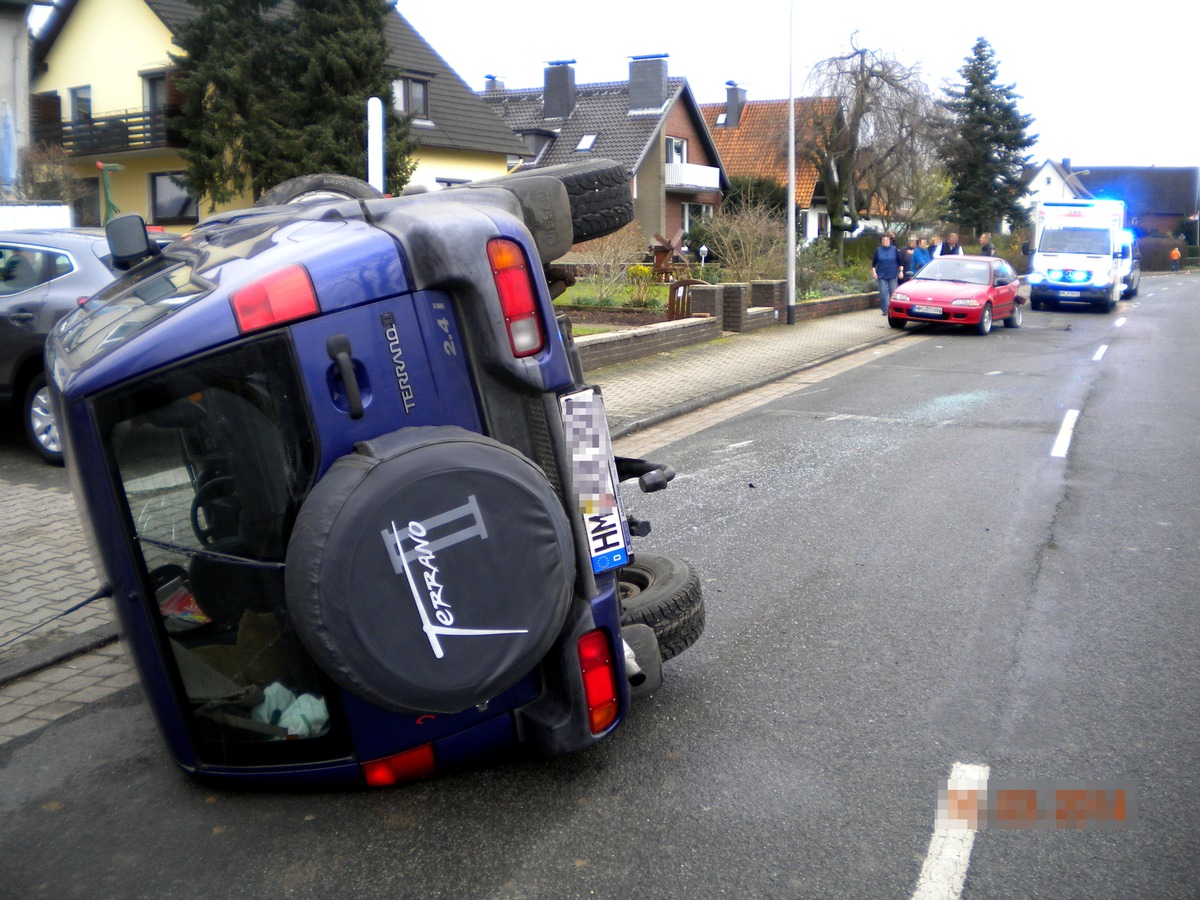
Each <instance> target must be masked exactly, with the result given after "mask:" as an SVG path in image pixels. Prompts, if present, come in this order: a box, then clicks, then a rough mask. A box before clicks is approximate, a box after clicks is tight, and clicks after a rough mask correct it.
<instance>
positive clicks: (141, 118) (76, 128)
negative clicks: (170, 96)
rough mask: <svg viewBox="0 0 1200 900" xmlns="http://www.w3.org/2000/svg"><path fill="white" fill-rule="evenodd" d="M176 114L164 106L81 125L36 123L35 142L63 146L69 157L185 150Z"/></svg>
mask: <svg viewBox="0 0 1200 900" xmlns="http://www.w3.org/2000/svg"><path fill="white" fill-rule="evenodd" d="M176 112H177V110H176V109H175V108H174V107H167V106H162V107H158V108H156V109H127V110H124V111H122V112H115V113H105V114H104V115H101V116H92V117H90V118H88V119H87V120H85V121H80V122H71V121H59V120H55V121H42V122H35V123H34V125H33V140H34V142H36V143H47V144H58V145H61V146H62V148H63V149H64V150H65V151H66V152H67V154H68V155H70V156H97V155H100V154H112V153H128V152H130V151H133V150H163V149H166V148H170V147H182V146H183V145H184V144H183V139H182V137H181V136H180V135H179V132H178V130H177V129H176V128H175V127H174V125H173V123H172V122H171V119H170V117H171V116H172V115H174V114H175V113H176Z"/></svg>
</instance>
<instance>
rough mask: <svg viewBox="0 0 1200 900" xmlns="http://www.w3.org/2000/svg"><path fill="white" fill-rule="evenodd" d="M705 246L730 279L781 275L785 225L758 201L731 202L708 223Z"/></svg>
mask: <svg viewBox="0 0 1200 900" xmlns="http://www.w3.org/2000/svg"><path fill="white" fill-rule="evenodd" d="M706 240H707V242H708V245H709V249H710V250H711V251H712V252H713V254H714V255H715V256H716V258H717V261H718V262H720V264H721V268H722V269H724V270H725V273H726V275H727V276H728V277H729V278H730V279H731V280H732V281H751V280H753V279H755V278H783V277H784V276H785V273H786V269H787V255H786V254H787V224H786V220H785V219H784V218H783V215H782V214H781V213H780V212H779V211H777V210H775V209H773V208H772V207H771V205H770V204H769V203H766V202H764V201H762V200H751V201H748V202H744V203H741V204H731V205H730V207H729V208H728V209H726V208H722V209H721V211H720V212H718V213H717V214H716V215H715V216H713V217H712V219H711V220H710V221H709V222H708V230H707V238H706Z"/></svg>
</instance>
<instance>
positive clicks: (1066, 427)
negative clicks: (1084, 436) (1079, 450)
mask: <svg viewBox="0 0 1200 900" xmlns="http://www.w3.org/2000/svg"><path fill="white" fill-rule="evenodd" d="M1078 419H1079V410H1077V409H1068V410H1067V414H1066V415H1065V416H1063V423H1062V427H1061V428H1059V429H1058V437H1057V438H1056V439H1055V441H1054V446H1053V447H1051V448H1050V455H1051V456H1058V457H1062V456H1066V455H1067V448H1068V447H1070V446H1071V435H1072V433H1074V431H1075V422H1076V421H1077V420H1078Z"/></svg>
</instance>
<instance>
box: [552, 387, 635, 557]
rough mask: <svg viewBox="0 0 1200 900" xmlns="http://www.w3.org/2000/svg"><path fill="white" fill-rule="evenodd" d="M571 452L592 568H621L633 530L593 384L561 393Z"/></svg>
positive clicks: (565, 428) (606, 427)
mask: <svg viewBox="0 0 1200 900" xmlns="http://www.w3.org/2000/svg"><path fill="white" fill-rule="evenodd" d="M558 402H559V409H560V412H561V414H562V421H563V433H564V435H565V436H566V440H567V452H568V453H569V454H570V455H571V480H572V482H573V484H572V491H573V493H574V496H575V502H576V508H577V509H578V511H579V515H580V516H581V517H582V518H583V527H584V531H585V532H586V533H587V538H588V551H589V553H590V554H591V557H592V571H593V572H597V573H599V572H607V571H609V570H610V569H618V568H620V567H621V566H624V565H626V564H627V563H628V562H629V534H628V526H627V524H626V522H625V511H624V509H623V508H622V506H621V492H620V490H619V489H618V487H617V468H616V462H615V461H614V460H613V451H612V439H611V438H610V437H609V434H608V419H607V418H606V417H605V415H604V401H603V399H601V397H600V394H599V393H598V392H597V391H596V390H595V389H593V388H585V389H584V390H582V391H575V392H574V393H571V394H564V395H563V396H562V397H560V398H559V401H558Z"/></svg>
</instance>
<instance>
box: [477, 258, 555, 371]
mask: <svg viewBox="0 0 1200 900" xmlns="http://www.w3.org/2000/svg"><path fill="white" fill-rule="evenodd" d="M488 260H489V261H490V262H491V264H492V277H493V278H494V279H495V280H496V290H497V292H498V293H499V294H500V308H501V310H503V312H504V323H505V325H507V326H508V343H509V345H510V346H511V347H512V352H513V356H516V357H522V356H533V354H535V353H537V352H538V351H540V350H541V349H542V348H543V347H544V346H545V345H546V335H545V334H544V333H543V331H542V323H541V321H540V320H539V319H538V314H537V302H536V297H537V294H536V292H535V290H534V287H533V280H532V278H531V277H530V274H529V267H528V266H526V265H525V254H524V253H523V252H522V251H521V245H520V244H518V243H516V242H515V241H508V240H504V239H502V238H494V239H492V240H490V241H488Z"/></svg>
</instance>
